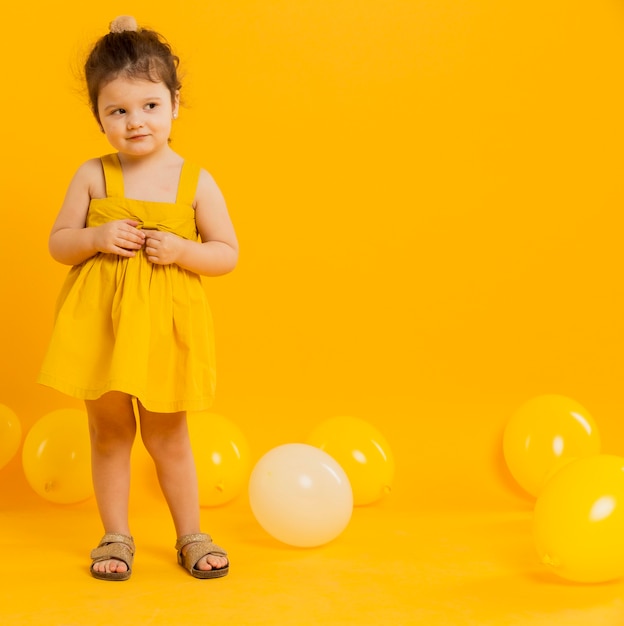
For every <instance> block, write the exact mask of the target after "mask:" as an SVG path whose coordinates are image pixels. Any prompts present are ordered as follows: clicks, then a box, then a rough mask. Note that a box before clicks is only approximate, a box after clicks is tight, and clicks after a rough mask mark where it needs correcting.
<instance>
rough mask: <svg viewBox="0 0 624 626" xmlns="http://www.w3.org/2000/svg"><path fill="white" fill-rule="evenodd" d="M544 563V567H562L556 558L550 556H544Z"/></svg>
mask: <svg viewBox="0 0 624 626" xmlns="http://www.w3.org/2000/svg"><path fill="white" fill-rule="evenodd" d="M542 563H543V564H544V565H550V566H551V567H559V565H561V562H560V561H559V559H558V558H556V557H554V556H550V554H544V556H542Z"/></svg>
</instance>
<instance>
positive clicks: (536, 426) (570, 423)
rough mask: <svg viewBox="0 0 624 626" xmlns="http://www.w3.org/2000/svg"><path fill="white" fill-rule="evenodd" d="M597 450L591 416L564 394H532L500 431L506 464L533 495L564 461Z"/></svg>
mask: <svg viewBox="0 0 624 626" xmlns="http://www.w3.org/2000/svg"><path fill="white" fill-rule="evenodd" d="M599 452H600V434H599V432H598V428H597V426H596V423H595V422H594V419H593V418H592V416H591V415H590V414H589V413H588V412H587V410H586V409H585V408H584V407H583V406H581V405H580V404H579V403H578V402H576V401H575V400H572V399H571V398H567V397H565V396H559V395H543V396H537V397H535V398H532V399H531V400H529V401H528V402H526V403H525V404H523V405H522V406H521V407H520V408H519V409H518V410H517V411H516V412H515V413H514V414H513V415H512V417H511V419H510V420H509V422H508V423H507V425H506V427H505V432H504V435H503V453H504V456H505V461H506V463H507V467H508V468H509V471H510V472H511V475H512V476H513V477H514V478H515V480H516V481H517V482H518V484H519V485H520V486H521V487H522V488H523V489H524V490H526V491H527V492H528V493H530V494H531V495H533V496H537V495H539V493H540V491H541V489H542V487H543V486H544V484H545V482H546V481H547V480H548V478H549V477H550V476H552V475H553V474H555V473H556V472H557V471H558V470H559V469H560V468H561V467H563V466H564V465H565V464H566V463H568V462H570V461H572V460H574V459H577V458H581V457H584V456H588V455H590V454H598V453H599Z"/></svg>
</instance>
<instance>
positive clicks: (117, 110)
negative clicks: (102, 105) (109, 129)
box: [113, 109, 126, 115]
mask: <svg viewBox="0 0 624 626" xmlns="http://www.w3.org/2000/svg"><path fill="white" fill-rule="evenodd" d="M125 112H126V109H115V110H114V111H113V115H123V114H124V113H125Z"/></svg>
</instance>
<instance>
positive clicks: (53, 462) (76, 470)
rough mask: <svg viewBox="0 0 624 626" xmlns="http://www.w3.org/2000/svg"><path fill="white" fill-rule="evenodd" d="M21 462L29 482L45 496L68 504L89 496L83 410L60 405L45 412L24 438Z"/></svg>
mask: <svg viewBox="0 0 624 626" xmlns="http://www.w3.org/2000/svg"><path fill="white" fill-rule="evenodd" d="M22 466H23V468H24V473H25V475H26V479H27V481H28V483H29V484H30V486H31V487H32V488H33V490H34V491H35V492H36V493H37V494H39V495H40V496H41V497H42V498H45V499H46V500H49V501H51V502H56V503H60V504H70V503H74V502H81V501H82V500H86V499H87V498H89V497H91V496H92V495H93V484H92V481H91V446H90V442H89V426H88V422H87V414H86V412H85V411H79V410H76V409H60V410H58V411H52V412H51V413H48V414H47V415H44V416H43V417H42V418H41V419H40V420H39V421H37V422H36V423H35V424H34V425H33V426H32V428H31V429H30V430H29V431H28V434H27V435H26V438H25V439H24V447H23V449H22Z"/></svg>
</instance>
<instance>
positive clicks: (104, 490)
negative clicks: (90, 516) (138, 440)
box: [85, 391, 136, 572]
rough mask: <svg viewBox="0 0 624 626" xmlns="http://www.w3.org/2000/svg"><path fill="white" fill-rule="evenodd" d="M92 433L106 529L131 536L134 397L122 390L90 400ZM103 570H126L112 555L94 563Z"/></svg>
mask: <svg viewBox="0 0 624 626" xmlns="http://www.w3.org/2000/svg"><path fill="white" fill-rule="evenodd" d="M85 404H86V408H87V414H88V416H89V433H90V437H91V471H92V475H93V489H94V491H95V499H96V501H97V506H98V510H99V513H100V518H101V520H102V524H103V526H104V532H105V533H119V534H122V535H128V536H130V535H131V533H130V527H129V522H128V499H129V495H130V454H131V451H132V444H133V442H134V438H135V435H136V418H135V416H134V409H133V406H132V398H131V397H130V396H129V395H127V394H124V393H121V392H118V391H111V392H109V393H106V394H104V395H103V396H102V397H100V398H98V399H97V400H87V401H86V403H85ZM93 567H94V570H95V571H99V572H125V571H127V569H128V568H127V566H126V564H125V563H124V562H123V561H118V560H116V559H110V560H108V561H100V562H99V563H96V564H95V565H94V566H93Z"/></svg>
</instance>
